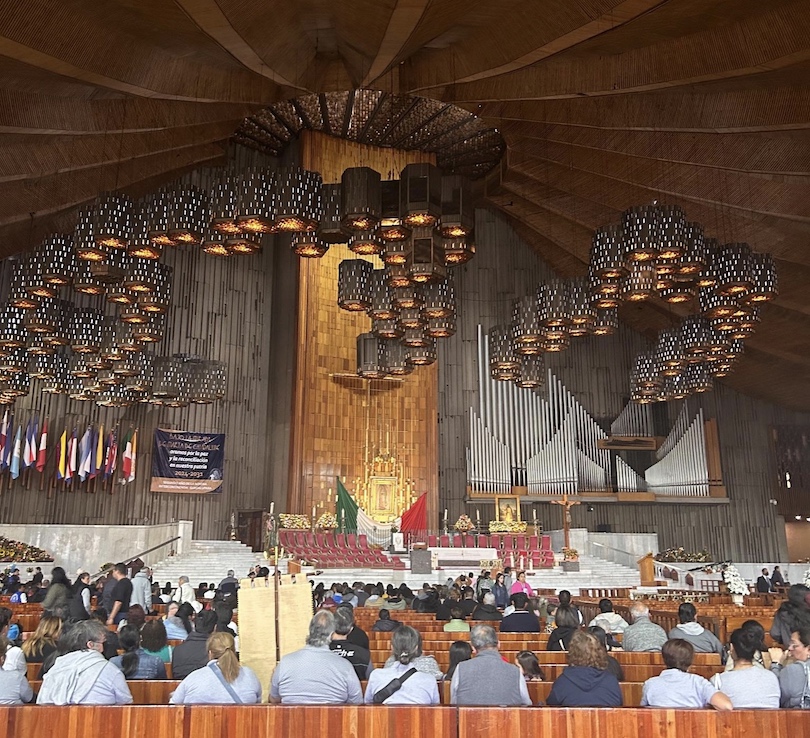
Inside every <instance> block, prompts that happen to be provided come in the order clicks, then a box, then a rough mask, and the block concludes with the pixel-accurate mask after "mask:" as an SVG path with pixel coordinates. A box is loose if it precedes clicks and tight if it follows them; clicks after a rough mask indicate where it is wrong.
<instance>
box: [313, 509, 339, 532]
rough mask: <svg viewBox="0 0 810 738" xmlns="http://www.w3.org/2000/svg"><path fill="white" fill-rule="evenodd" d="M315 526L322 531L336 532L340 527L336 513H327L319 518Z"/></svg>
mask: <svg viewBox="0 0 810 738" xmlns="http://www.w3.org/2000/svg"><path fill="white" fill-rule="evenodd" d="M315 525H316V526H317V527H318V528H321V529H322V530H334V529H335V528H337V527H338V521H337V517H336V516H335V514H334V513H330V512H325V513H324V514H323V515H321V517H319V518H318V522H317V523H315Z"/></svg>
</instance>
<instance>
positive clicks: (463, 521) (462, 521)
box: [453, 515, 475, 533]
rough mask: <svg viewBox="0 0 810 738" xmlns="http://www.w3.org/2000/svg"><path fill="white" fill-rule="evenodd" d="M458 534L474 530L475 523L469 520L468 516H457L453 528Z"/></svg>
mask: <svg viewBox="0 0 810 738" xmlns="http://www.w3.org/2000/svg"><path fill="white" fill-rule="evenodd" d="M453 527H454V528H455V529H456V530H457V531H458V532H459V533H469V532H470V531H471V530H475V523H473V521H472V520H470V517H469V516H468V515H459V516H458V520H456V524H455V525H454V526H453Z"/></svg>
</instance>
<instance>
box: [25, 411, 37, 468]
mask: <svg viewBox="0 0 810 738" xmlns="http://www.w3.org/2000/svg"><path fill="white" fill-rule="evenodd" d="M38 425H39V423H38V421H37V416H36V415H32V416H31V417H30V418H28V426H27V427H26V429H25V446H24V448H23V457H22V462H23V466H24V467H25V468H26V469H28V468H29V467H31V466H33V465H34V464H35V463H36V460H37V426H38Z"/></svg>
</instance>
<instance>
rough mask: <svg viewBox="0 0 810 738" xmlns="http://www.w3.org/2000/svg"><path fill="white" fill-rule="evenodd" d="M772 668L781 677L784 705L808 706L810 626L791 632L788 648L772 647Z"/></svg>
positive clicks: (780, 687) (780, 683)
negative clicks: (785, 649)
mask: <svg viewBox="0 0 810 738" xmlns="http://www.w3.org/2000/svg"><path fill="white" fill-rule="evenodd" d="M771 657H772V658H773V664H772V666H771V669H772V670H773V671H774V672H775V673H776V675H777V677H779V690H780V692H781V693H782V697H781V699H780V702H781V705H782V707H803V708H806V707H807V703H808V698H807V696H806V695H807V691H808V681H807V667H808V666H809V665H810V664H808V663H807V662H808V660H810V628H808V627H806V626H800V627H799V628H798V630H794V631H793V632H792V633H791V634H790V641H789V642H788V650H787V651H785V652H784V653H781V652H780V650H779V649H778V648H772V649H771Z"/></svg>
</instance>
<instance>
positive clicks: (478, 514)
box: [475, 510, 481, 525]
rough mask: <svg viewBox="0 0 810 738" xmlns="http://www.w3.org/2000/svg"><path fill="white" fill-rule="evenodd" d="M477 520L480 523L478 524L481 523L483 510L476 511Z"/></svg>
mask: <svg viewBox="0 0 810 738" xmlns="http://www.w3.org/2000/svg"><path fill="white" fill-rule="evenodd" d="M475 520H476V522H477V523H478V525H481V511H480V510H476V511H475Z"/></svg>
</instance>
